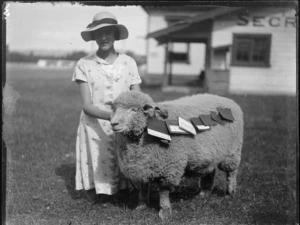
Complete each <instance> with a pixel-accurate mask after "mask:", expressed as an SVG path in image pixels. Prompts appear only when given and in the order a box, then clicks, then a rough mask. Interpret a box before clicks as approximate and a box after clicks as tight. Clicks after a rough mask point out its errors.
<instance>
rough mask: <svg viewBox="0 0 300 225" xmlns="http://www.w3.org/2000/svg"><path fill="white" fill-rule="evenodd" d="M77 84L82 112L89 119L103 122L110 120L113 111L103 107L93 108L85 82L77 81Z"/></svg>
mask: <svg viewBox="0 0 300 225" xmlns="http://www.w3.org/2000/svg"><path fill="white" fill-rule="evenodd" d="M78 84H79V89H80V95H81V99H82V110H83V111H84V112H85V113H86V114H87V115H89V116H91V117H95V118H97V119H103V120H110V119H111V117H112V113H113V111H112V110H109V109H106V108H105V107H103V108H99V107H96V106H94V105H93V102H92V98H91V94H90V89H89V86H88V84H87V82H83V81H79V82H78Z"/></svg>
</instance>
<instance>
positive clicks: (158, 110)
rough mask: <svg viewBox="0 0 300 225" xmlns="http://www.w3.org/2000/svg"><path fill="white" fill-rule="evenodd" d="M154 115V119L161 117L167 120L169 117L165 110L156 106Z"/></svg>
mask: <svg viewBox="0 0 300 225" xmlns="http://www.w3.org/2000/svg"><path fill="white" fill-rule="evenodd" d="M154 113H155V116H156V117H158V116H161V117H162V118H164V119H166V118H168V116H169V113H168V111H167V110H166V109H164V108H161V107H158V106H156V107H155V108H154Z"/></svg>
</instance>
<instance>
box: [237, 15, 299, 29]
mask: <svg viewBox="0 0 300 225" xmlns="http://www.w3.org/2000/svg"><path fill="white" fill-rule="evenodd" d="M237 25H239V26H254V27H268V26H269V27H295V28H296V17H279V16H270V17H267V16H263V15H260V16H250V15H247V14H240V15H238V16H237Z"/></svg>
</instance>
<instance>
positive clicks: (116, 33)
mask: <svg viewBox="0 0 300 225" xmlns="http://www.w3.org/2000/svg"><path fill="white" fill-rule="evenodd" d="M111 29H113V30H114V33H115V39H116V40H118V39H119V38H120V33H119V30H118V29H117V28H116V27H111ZM98 32H99V29H98V30H94V31H91V37H92V40H96V35H97V33H98Z"/></svg>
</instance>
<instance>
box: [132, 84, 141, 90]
mask: <svg viewBox="0 0 300 225" xmlns="http://www.w3.org/2000/svg"><path fill="white" fill-rule="evenodd" d="M130 90H132V91H141V87H140V85H139V84H133V85H131V86H130Z"/></svg>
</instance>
